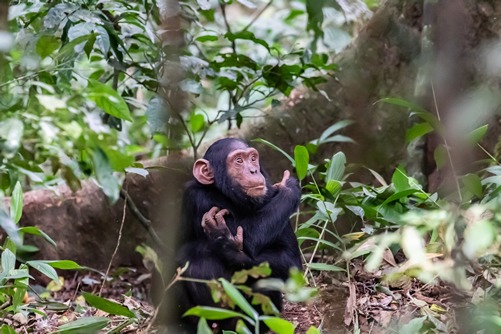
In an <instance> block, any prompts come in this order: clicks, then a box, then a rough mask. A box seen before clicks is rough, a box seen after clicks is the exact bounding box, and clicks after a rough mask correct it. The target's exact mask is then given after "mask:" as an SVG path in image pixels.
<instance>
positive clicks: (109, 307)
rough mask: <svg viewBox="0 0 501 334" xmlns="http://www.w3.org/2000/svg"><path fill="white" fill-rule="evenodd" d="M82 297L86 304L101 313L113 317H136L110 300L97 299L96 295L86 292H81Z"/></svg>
mask: <svg viewBox="0 0 501 334" xmlns="http://www.w3.org/2000/svg"><path fill="white" fill-rule="evenodd" d="M82 295H83V297H84V298H85V301H86V302H87V304H89V305H90V306H93V307H95V308H97V309H100V310H101V311H104V312H106V313H109V314H114V315H122V316H124V317H127V318H135V317H136V315H135V314H134V312H132V311H131V310H129V309H128V308H127V307H125V306H123V305H120V304H119V303H116V302H113V301H111V300H108V299H105V298H102V297H98V296H96V295H93V294H90V293H87V292H83V293H82Z"/></svg>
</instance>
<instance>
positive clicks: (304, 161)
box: [294, 145, 310, 181]
mask: <svg viewBox="0 0 501 334" xmlns="http://www.w3.org/2000/svg"><path fill="white" fill-rule="evenodd" d="M309 160H310V155H309V153H308V150H307V149H306V147H304V146H302V145H296V147H295V148H294V162H295V165H296V173H297V177H298V179H299V180H300V181H301V180H303V179H304V178H305V177H306V175H307V174H308V163H309Z"/></svg>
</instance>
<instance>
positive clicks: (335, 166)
mask: <svg viewBox="0 0 501 334" xmlns="http://www.w3.org/2000/svg"><path fill="white" fill-rule="evenodd" d="M345 164H346V156H345V155H344V153H343V152H337V153H336V154H334V155H333V156H332V159H331V161H330V164H329V169H327V176H326V179H325V180H326V181H327V182H329V181H331V180H337V181H341V180H343V176H344V168H345Z"/></svg>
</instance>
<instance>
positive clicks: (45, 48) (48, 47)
mask: <svg viewBox="0 0 501 334" xmlns="http://www.w3.org/2000/svg"><path fill="white" fill-rule="evenodd" d="M60 44H61V41H60V40H59V38H57V37H56V36H54V35H43V36H41V37H40V38H39V39H38V41H37V46H36V49H37V53H38V55H39V56H40V58H42V59H44V58H45V57H47V56H49V55H51V54H52V52H54V51H56V50H57V49H58V48H59V45H60Z"/></svg>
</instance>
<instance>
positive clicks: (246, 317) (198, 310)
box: [177, 263, 315, 334]
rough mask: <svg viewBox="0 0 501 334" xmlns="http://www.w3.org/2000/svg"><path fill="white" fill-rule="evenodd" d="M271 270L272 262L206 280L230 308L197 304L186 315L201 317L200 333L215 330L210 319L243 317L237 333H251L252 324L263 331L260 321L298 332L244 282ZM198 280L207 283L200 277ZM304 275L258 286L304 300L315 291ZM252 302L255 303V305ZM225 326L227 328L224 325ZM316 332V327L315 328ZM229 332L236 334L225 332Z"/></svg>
mask: <svg viewBox="0 0 501 334" xmlns="http://www.w3.org/2000/svg"><path fill="white" fill-rule="evenodd" d="M270 273H271V270H270V267H269V265H268V263H263V264H261V265H259V266H255V267H253V268H251V269H248V270H242V271H239V272H236V273H235V274H233V276H232V278H231V281H227V280H226V279H224V278H220V279H218V280H212V281H207V282H205V283H206V284H208V286H209V287H210V288H211V294H212V298H213V299H214V302H215V303H217V304H221V305H226V306H228V308H218V307H209V306H195V307H193V308H191V309H189V310H188V311H187V312H186V313H185V314H184V316H197V317H199V318H200V320H199V323H198V330H197V333H210V332H211V329H210V327H209V326H208V324H207V321H206V320H222V319H228V318H239V320H238V322H237V328H236V333H251V331H250V329H249V328H248V327H247V326H248V325H250V326H252V327H255V330H254V333H259V326H257V325H258V324H259V323H260V322H264V323H265V324H266V326H268V327H269V328H270V329H271V330H272V331H273V332H274V333H279V334H288V333H294V325H293V324H292V323H291V322H289V321H287V320H284V319H281V318H280V317H278V315H279V314H278V310H277V309H276V307H275V306H274V305H273V303H272V302H271V300H270V299H269V298H268V297H267V296H265V295H263V294H261V293H258V292H254V291H252V289H251V288H249V287H248V286H246V285H243V284H244V283H245V282H246V281H247V278H248V277H249V276H251V277H253V278H261V277H266V276H268V275H269V274H270ZM177 280H186V281H190V280H191V279H190V278H182V277H179V276H178V277H177ZM196 282H197V283H204V282H202V281H200V280H197V281H196ZM305 283H306V282H305V281H304V278H303V275H302V274H301V273H300V272H299V271H297V270H296V271H293V272H291V277H290V279H289V280H288V281H287V282H286V283H285V284H284V283H283V282H282V281H280V280H272V279H269V280H263V279H261V280H259V281H258V282H257V287H258V288H265V289H273V290H280V291H283V292H285V293H286V296H292V297H291V299H295V300H296V301H304V300H308V299H310V298H311V297H312V296H313V295H314V294H315V290H314V289H310V288H306V287H305V286H304V285H305ZM251 304H252V305H251ZM253 305H254V306H253ZM256 307H259V308H261V310H262V313H263V315H260V314H259V313H258V312H257V311H256ZM223 329H224V328H223ZM311 330H312V331H313V330H314V329H311ZM224 332H225V333H233V332H230V331H224Z"/></svg>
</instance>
